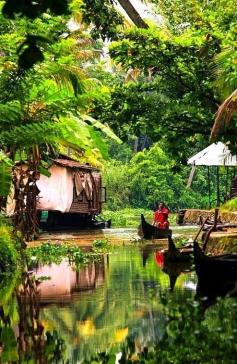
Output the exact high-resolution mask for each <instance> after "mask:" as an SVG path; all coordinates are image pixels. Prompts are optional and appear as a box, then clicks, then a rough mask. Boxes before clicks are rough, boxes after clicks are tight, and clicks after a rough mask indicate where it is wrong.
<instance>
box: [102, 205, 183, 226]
mask: <svg viewBox="0 0 237 364" xmlns="http://www.w3.org/2000/svg"><path fill="white" fill-rule="evenodd" d="M141 214H143V215H144V216H145V218H146V220H147V221H148V222H150V223H151V222H152V220H153V215H154V212H153V211H152V210H146V209H132V208H125V209H121V210H118V211H109V210H105V211H104V212H103V214H102V215H101V217H102V218H103V219H105V220H108V219H112V227H114V228H119V227H123V228H137V227H138V225H139V224H140V221H141ZM175 220H176V214H171V215H170V217H169V221H170V223H171V224H174V223H175Z"/></svg>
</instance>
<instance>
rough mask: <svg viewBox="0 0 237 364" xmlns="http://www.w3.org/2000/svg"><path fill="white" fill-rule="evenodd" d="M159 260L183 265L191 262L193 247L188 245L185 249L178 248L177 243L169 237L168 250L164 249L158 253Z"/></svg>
mask: <svg viewBox="0 0 237 364" xmlns="http://www.w3.org/2000/svg"><path fill="white" fill-rule="evenodd" d="M156 255H157V260H160V261H162V256H163V261H164V264H165V263H167V262H174V263H182V262H190V261H191V260H192V256H193V246H192V245H188V246H186V247H183V248H176V246H175V243H174V241H173V239H172V237H171V236H170V235H168V249H162V250H160V251H158V252H156Z"/></svg>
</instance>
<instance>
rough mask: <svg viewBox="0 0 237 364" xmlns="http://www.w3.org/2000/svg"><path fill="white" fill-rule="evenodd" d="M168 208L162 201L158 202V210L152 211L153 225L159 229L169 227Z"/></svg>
mask: <svg viewBox="0 0 237 364" xmlns="http://www.w3.org/2000/svg"><path fill="white" fill-rule="evenodd" d="M169 213H170V211H169V209H168V208H167V207H166V206H165V204H164V202H160V203H159V207H158V210H156V211H155V213H154V221H153V226H156V227H158V228H159V229H168V228H169V221H168V216H169Z"/></svg>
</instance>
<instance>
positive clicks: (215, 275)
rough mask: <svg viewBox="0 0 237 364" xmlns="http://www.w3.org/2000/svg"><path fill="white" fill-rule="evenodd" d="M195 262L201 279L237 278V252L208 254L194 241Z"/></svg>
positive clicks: (223, 279) (222, 279) (221, 279)
mask: <svg viewBox="0 0 237 364" xmlns="http://www.w3.org/2000/svg"><path fill="white" fill-rule="evenodd" d="M194 264H195V270H196V273H197V276H198V278H199V279H200V280H206V281H225V280H237V254H222V255H216V256H207V255H206V254H205V253H204V252H203V251H202V250H201V248H200V246H199V244H198V243H197V242H194Z"/></svg>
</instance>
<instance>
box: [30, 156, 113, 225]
mask: <svg viewBox="0 0 237 364" xmlns="http://www.w3.org/2000/svg"><path fill="white" fill-rule="evenodd" d="M48 171H49V174H50V175H49V176H45V175H43V174H40V178H39V180H38V181H37V187H38V189H39V191H40V192H39V195H38V198H37V200H38V201H37V210H38V211H39V215H40V219H41V224H42V225H43V226H44V227H48V228H57V227H60V228H62V227H66V226H68V227H73V226H74V227H85V226H90V224H92V222H93V220H94V218H95V216H96V215H98V214H99V213H100V212H101V210H102V204H103V202H105V199H106V189H105V187H102V179H101V173H100V171H99V170H98V169H97V168H95V167H92V166H90V165H88V164H85V165H83V164H81V163H79V162H77V161H74V160H71V159H54V160H53V164H52V165H51V167H50V168H49V169H48ZM42 212H43V213H42ZM46 212H47V213H46Z"/></svg>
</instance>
